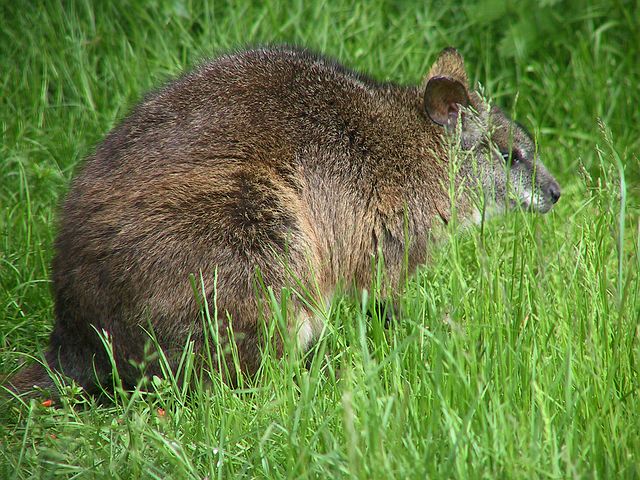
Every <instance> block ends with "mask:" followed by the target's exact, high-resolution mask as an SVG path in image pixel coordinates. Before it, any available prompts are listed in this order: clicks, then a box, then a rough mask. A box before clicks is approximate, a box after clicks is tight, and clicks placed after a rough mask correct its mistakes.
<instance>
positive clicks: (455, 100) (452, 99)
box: [424, 48, 469, 127]
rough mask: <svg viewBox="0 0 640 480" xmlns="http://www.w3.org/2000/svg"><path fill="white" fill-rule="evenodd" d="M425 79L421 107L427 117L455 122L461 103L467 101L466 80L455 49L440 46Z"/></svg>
mask: <svg viewBox="0 0 640 480" xmlns="http://www.w3.org/2000/svg"><path fill="white" fill-rule="evenodd" d="M424 83H425V87H424V109H425V111H426V112H427V115H429V118H431V120H433V121H434V122H435V123H437V124H439V125H444V126H448V127H451V126H454V125H455V124H456V122H457V120H458V116H459V113H460V107H461V106H463V107H466V106H468V105H469V80H468V79H467V73H466V71H465V69H464V61H463V60H462V56H461V55H460V54H459V53H458V51H457V50H456V49H454V48H447V49H445V50H443V51H442V52H441V53H440V55H439V56H438V59H437V60H436V62H435V63H434V64H433V66H432V67H431V69H430V70H429V73H428V75H427V77H426V78H425V82H424Z"/></svg>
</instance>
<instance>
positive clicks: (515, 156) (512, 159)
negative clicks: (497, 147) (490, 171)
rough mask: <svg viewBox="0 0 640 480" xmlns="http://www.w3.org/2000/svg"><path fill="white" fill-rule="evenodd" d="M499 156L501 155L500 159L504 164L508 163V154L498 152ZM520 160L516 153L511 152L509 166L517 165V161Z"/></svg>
mask: <svg viewBox="0 0 640 480" xmlns="http://www.w3.org/2000/svg"><path fill="white" fill-rule="evenodd" d="M500 154H501V155H502V158H503V159H504V163H509V152H500ZM519 160H520V157H518V154H517V153H516V151H515V150H512V151H511V164H512V165H513V164H516V163H518V161H519Z"/></svg>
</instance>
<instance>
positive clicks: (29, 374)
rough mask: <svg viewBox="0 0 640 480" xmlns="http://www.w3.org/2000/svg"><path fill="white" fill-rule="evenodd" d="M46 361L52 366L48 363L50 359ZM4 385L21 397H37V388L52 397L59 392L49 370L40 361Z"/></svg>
mask: <svg viewBox="0 0 640 480" xmlns="http://www.w3.org/2000/svg"><path fill="white" fill-rule="evenodd" d="M46 357H48V355H46ZM46 360H47V363H48V364H51V363H50V362H48V360H49V359H48V358H46ZM3 383H4V384H5V386H6V388H7V389H8V390H9V391H11V392H13V393H14V394H16V395H19V396H34V395H37V392H36V390H35V388H38V389H42V390H45V391H47V392H49V393H50V394H51V395H52V396H55V395H56V392H57V388H56V385H55V382H54V381H53V380H52V378H51V376H50V374H49V371H48V369H47V368H46V367H45V365H44V364H43V362H41V361H39V360H37V361H35V362H34V363H32V364H31V365H28V366H26V367H23V368H22V369H21V370H20V371H19V372H18V373H16V374H15V375H13V376H10V377H9V378H8V379H7V380H6V381H5V382H3Z"/></svg>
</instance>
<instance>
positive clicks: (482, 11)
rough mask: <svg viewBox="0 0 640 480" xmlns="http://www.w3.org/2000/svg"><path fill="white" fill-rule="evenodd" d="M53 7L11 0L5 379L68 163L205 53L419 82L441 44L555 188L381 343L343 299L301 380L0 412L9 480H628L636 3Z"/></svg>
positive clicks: (445, 254)
mask: <svg viewBox="0 0 640 480" xmlns="http://www.w3.org/2000/svg"><path fill="white" fill-rule="evenodd" d="M62 3H63V5H60V4H59V3H58V2H41V3H40V4H39V6H36V4H35V3H34V4H33V5H26V4H25V5H22V2H2V6H0V125H1V135H2V142H1V145H0V207H1V208H0V244H1V248H0V285H1V288H0V374H8V373H10V372H12V371H14V370H15V369H16V368H17V366H18V365H19V363H20V362H22V361H24V360H26V359H27V358H28V356H29V355H37V354H38V352H39V351H40V349H41V348H43V346H44V345H45V343H46V339H47V335H48V332H49V331H50V329H51V326H52V322H53V308H52V298H51V295H50V286H49V280H48V278H49V263H50V260H51V254H52V239H53V238H54V235H55V229H56V211H57V206H58V204H59V202H60V201H61V199H62V198H63V196H64V194H65V192H66V189H67V188H68V185H69V181H70V179H71V177H72V175H73V172H74V170H75V169H76V167H77V165H78V164H79V163H80V162H81V160H82V158H83V157H85V156H86V155H87V154H88V153H90V152H91V150H92V148H93V147H94V146H95V145H96V143H97V142H99V141H100V139H101V138H102V137H103V136H104V135H105V133H106V132H107V131H109V129H110V128H112V127H113V125H114V124H115V122H117V121H118V120H119V119H121V118H123V116H125V115H126V113H127V111H128V110H129V109H130V108H131V107H132V106H133V105H134V104H135V102H136V101H137V100H138V99H139V98H140V97H141V96H142V95H143V94H144V92H145V91H147V90H149V89H150V88H153V87H154V86H157V85H159V84H161V83H162V82H163V81H166V80H167V79H169V78H171V77H172V76H173V75H175V74H177V73H178V72H180V71H182V70H183V69H184V68H189V67H190V66H193V65H196V64H197V63H198V62H199V61H201V60H202V59H204V58H206V57H210V56H214V55H216V54H217V53H219V52H224V51H227V50H229V49H235V48H238V47H242V46H244V45H248V44H249V45H250V44H261V43H273V42H287V43H293V44H300V45H305V46H308V47H311V48H313V49H316V50H320V51H322V52H325V53H327V54H330V55H332V56H335V57H337V58H338V59H340V60H341V61H343V62H344V63H346V64H347V65H349V66H350V67H353V68H356V69H359V70H363V71H367V72H369V73H370V74H372V75H373V76H375V77H376V78H379V79H381V80H393V81H398V82H401V83H416V82H419V81H420V80H421V77H422V76H423V75H424V74H425V73H426V71H427V69H428V67H429V66H430V64H431V62H432V61H433V59H434V56H435V54H436V53H437V52H438V51H439V50H440V49H442V48H443V47H446V46H449V45H454V46H456V47H457V48H459V49H460V51H461V52H462V53H463V54H464V56H465V58H466V61H467V67H468V70H469V74H470V76H471V78H472V79H474V80H475V81H479V82H480V83H481V84H482V85H484V87H485V91H486V93H487V94H488V96H490V97H492V98H493V99H494V101H495V102H496V103H498V104H500V105H501V106H503V107H505V108H506V110H507V111H510V112H513V114H514V116H515V117H517V119H518V120H519V121H521V122H522V123H524V124H525V125H526V126H528V127H529V128H530V129H531V130H532V131H533V132H535V134H536V137H537V139H538V141H539V144H540V150H541V153H542V156H543V158H544V161H545V163H546V165H547V166H548V167H549V169H550V170H551V171H552V172H554V174H556V176H557V178H558V180H559V181H560V183H561V184H562V186H563V196H562V198H561V200H560V202H559V204H558V205H557V206H556V208H554V209H553V210H552V212H550V213H549V214H548V215H545V216H539V215H538V216H536V215H529V214H524V213H522V212H513V213H511V214H509V215H506V216H505V217H503V218H500V219H496V220H493V221H491V222H489V223H487V224H485V225H483V227H482V228H474V229H471V230H468V231H466V232H465V233H464V234H455V232H451V239H450V241H449V242H447V243H445V244H442V245H438V246H437V247H434V254H433V261H432V263H431V264H429V265H427V266H425V268H423V269H422V270H421V271H420V272H419V273H418V275H417V276H416V277H415V278H414V279H413V280H412V281H411V282H410V284H409V286H408V289H407V293H406V295H405V297H404V298H403V302H402V303H403V306H404V309H405V314H404V316H403V317H402V318H400V319H396V322H395V323H394V325H393V326H392V328H389V329H386V328H384V325H383V320H381V319H380V318H378V317H377V315H375V314H374V315H373V318H369V316H368V315H367V314H366V312H364V311H363V310H364V308H363V307H361V305H363V302H362V300H363V299H361V298H351V297H341V298H337V299H335V301H334V303H333V305H332V306H331V310H330V312H329V313H328V316H329V318H328V327H327V331H326V335H325V336H324V338H323V340H322V341H321V342H320V344H319V345H318V350H319V352H318V354H317V355H316V357H315V359H314V361H313V362H312V363H311V366H310V368H306V365H305V362H302V361H300V360H299V359H297V358H296V357H295V356H294V355H292V356H287V357H286V358H284V359H282V360H278V359H275V358H272V357H268V358H266V360H265V365H264V369H263V370H262V373H261V375H260V376H259V378H257V379H256V380H255V382H254V383H253V384H251V385H244V386H243V388H240V389H235V390H232V389H230V388H228V387H227V386H225V385H223V384H220V383H219V382H215V381H214V382H213V384H212V385H211V386H210V387H208V388H205V387H196V388H194V389H192V390H191V391H189V392H187V391H185V389H184V388H183V387H182V385H181V384H180V383H179V382H177V381H173V380H171V379H169V380H164V381H156V382H155V383H154V384H153V385H152V388H151V391H150V392H148V393H141V392H136V393H133V394H131V393H125V392H119V393H118V394H117V395H116V396H115V399H114V401H113V402H112V403H109V402H107V403H105V404H101V405H98V404H96V401H95V400H93V399H90V398H89V399H86V398H83V397H81V396H78V395H76V393H77V392H75V391H74V389H73V387H68V388H67V389H66V395H65V396H63V399H62V401H61V402H60V403H59V404H58V405H57V407H58V408H48V407H46V406H43V405H41V403H40V402H39V401H32V402H31V403H27V404H22V405H21V404H20V403H18V402H16V401H13V402H11V403H8V404H7V403H3V404H2V406H1V408H2V411H1V412H0V417H1V418H0V478H58V477H62V478H122V479H130V478H176V479H203V478H209V479H214V478H234V477H239V476H244V477H248V478H343V477H346V478H351V477H353V478H363V479H384V478H448V477H455V478H523V479H524V478H526V479H528V478H640V453H639V452H640V378H639V368H640V344H639V342H640V277H639V274H638V272H639V270H640V220H639V213H640V160H639V158H638V155H639V152H640V134H639V128H638V125H640V113H639V112H640V109H639V108H638V105H640V52H639V50H638V46H639V45H640V23H639V20H638V19H639V18H640V7H639V6H638V3H637V2H634V1H628V2H625V1H608V0H604V1H593V2H591V1H590V2H585V1H578V0H576V1H563V0H553V1H547V2H534V1H523V2H509V6H508V7H507V6H505V5H503V4H502V3H501V2H498V1H492V0H482V1H480V2H467V3H468V5H462V6H461V3H464V2H455V5H456V6H454V2H452V4H451V5H450V6H446V5H444V4H443V2H435V1H433V2H432V1H420V2H415V3H414V4H411V3H410V2H397V3H393V2H389V3H386V2H382V1H379V0H374V1H371V2H362V3H360V4H358V3H356V4H354V5H353V6H348V3H347V2H339V1H317V2H302V1H291V2H288V3H285V2H266V3H263V2H250V1H247V0H239V1H237V2H231V3H230V4H229V5H226V4H222V2H220V4H219V3H218V2H210V4H209V5H200V4H199V3H197V2H195V1H194V2H192V1H189V0H171V1H161V0H157V1H151V2H146V3H147V4H146V6H142V5H141V4H142V3H143V2H131V1H117V2H95V4H94V2H90V1H88V0H87V1H76V2H62ZM373 295H375V292H374V293H373ZM364 303H366V302H364ZM185 368H187V369H189V362H188V361H187V365H186V367H185ZM338 372H339V373H338ZM0 401H2V402H4V400H0Z"/></svg>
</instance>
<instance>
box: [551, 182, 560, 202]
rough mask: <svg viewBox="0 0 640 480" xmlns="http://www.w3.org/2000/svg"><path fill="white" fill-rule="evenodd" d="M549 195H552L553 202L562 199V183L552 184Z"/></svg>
mask: <svg viewBox="0 0 640 480" xmlns="http://www.w3.org/2000/svg"><path fill="white" fill-rule="evenodd" d="M549 195H550V196H551V201H552V202H553V203H558V200H559V199H560V185H558V184H557V183H553V184H551V186H550V187H549Z"/></svg>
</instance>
